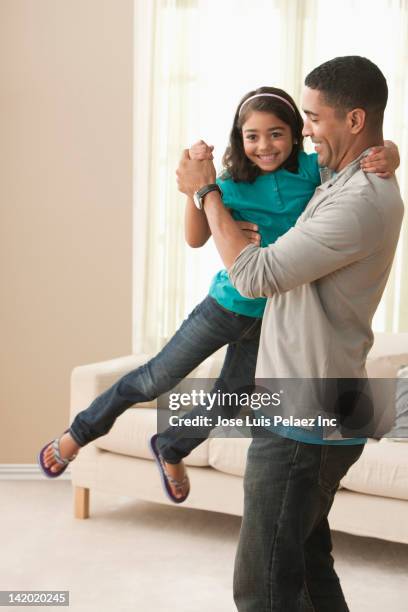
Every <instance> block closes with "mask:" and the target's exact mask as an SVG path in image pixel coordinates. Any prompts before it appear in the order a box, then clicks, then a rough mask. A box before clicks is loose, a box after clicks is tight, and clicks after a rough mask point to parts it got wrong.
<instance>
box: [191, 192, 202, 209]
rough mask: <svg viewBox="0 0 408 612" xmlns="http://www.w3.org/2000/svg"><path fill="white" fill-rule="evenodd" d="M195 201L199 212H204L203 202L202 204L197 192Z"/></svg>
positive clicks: (194, 196)
mask: <svg viewBox="0 0 408 612" xmlns="http://www.w3.org/2000/svg"><path fill="white" fill-rule="evenodd" d="M193 200H194V204H195V205H196V206H197V208H198V209H199V210H202V208H203V202H202V200H201V198H200V196H199V195H198V191H196V192H195V194H194V195H193Z"/></svg>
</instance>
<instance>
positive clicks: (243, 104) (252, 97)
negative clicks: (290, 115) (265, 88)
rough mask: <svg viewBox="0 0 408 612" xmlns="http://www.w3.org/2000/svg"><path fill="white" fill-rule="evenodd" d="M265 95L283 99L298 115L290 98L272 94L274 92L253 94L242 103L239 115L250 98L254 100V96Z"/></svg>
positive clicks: (260, 96)
mask: <svg viewBox="0 0 408 612" xmlns="http://www.w3.org/2000/svg"><path fill="white" fill-rule="evenodd" d="M264 96H265V97H266V96H268V97H270V98H277V99H278V100H282V102H285V104H287V105H288V106H289V107H290V108H291V109H292V111H293V112H294V113H295V115H296V111H295V109H294V108H293V106H292V104H291V103H290V102H289V101H288V100H286V98H282V96H277V95H276V94H272V93H259V94H255V95H254V96H251V97H250V98H247V99H246V100H244V102H243V103H242V104H241V106H240V109H239V111H238V116H239V115H240V114H241V111H242V107H243V106H245V104H246V103H247V102H249V101H250V100H253V99H254V98H262V97H264Z"/></svg>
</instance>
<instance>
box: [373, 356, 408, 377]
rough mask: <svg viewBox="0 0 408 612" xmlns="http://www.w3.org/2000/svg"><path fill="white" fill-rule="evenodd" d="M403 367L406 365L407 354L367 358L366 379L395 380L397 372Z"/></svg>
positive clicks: (407, 363) (407, 360)
mask: <svg viewBox="0 0 408 612" xmlns="http://www.w3.org/2000/svg"><path fill="white" fill-rule="evenodd" d="M404 365H408V353H400V354H398V355H383V356H382V357H374V358H371V359H370V358H368V359H367V362H366V368H367V376H368V378H396V377H397V373H398V370H399V369H400V368H401V367H402V366H404Z"/></svg>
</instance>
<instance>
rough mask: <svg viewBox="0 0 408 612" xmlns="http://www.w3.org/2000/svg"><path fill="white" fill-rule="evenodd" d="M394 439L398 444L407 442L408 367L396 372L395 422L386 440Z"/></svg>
mask: <svg viewBox="0 0 408 612" xmlns="http://www.w3.org/2000/svg"><path fill="white" fill-rule="evenodd" d="M388 437H389V438H394V439H395V440H398V441H399V442H408V366H405V367H403V368H401V369H400V370H399V372H398V378H397V389H396V400H395V422H394V424H393V427H392V429H391V431H390V432H389V433H388V434H387V438H388Z"/></svg>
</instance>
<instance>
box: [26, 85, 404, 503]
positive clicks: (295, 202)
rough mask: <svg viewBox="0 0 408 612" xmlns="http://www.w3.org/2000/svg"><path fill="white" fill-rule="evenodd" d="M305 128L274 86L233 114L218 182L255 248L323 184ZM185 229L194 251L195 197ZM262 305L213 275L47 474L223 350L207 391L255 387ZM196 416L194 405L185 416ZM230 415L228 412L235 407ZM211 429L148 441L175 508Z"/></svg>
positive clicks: (387, 165)
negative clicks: (188, 463)
mask: <svg viewBox="0 0 408 612" xmlns="http://www.w3.org/2000/svg"><path fill="white" fill-rule="evenodd" d="M302 129H303V120H302V118H301V116H300V113H299V111H298V109H297V107H296V105H295V102H294V101H293V100H292V98H291V97H290V96H289V95H288V94H287V93H286V92H284V91H282V90H280V89H276V88H273V87H261V88H259V89H257V90H255V91H251V92H249V93H248V94H247V95H246V96H245V97H244V98H243V99H242V100H241V102H240V104H239V106H238V108H237V111H236V113H235V117H234V122H233V127H232V131H231V135H230V142H229V146H228V148H227V150H226V152H225V155H224V158H223V165H224V172H223V174H222V176H221V177H220V178H219V179H218V181H217V182H218V185H219V187H220V188H221V190H222V192H223V200H224V203H225V205H226V206H227V207H228V208H230V209H231V212H232V215H233V217H234V219H236V220H237V222H239V223H240V225H241V228H242V229H243V231H247V232H248V231H249V232H250V238H251V240H253V241H255V242H256V243H257V244H259V236H258V234H257V233H256V231H257V230H259V234H260V244H261V245H262V246H267V245H268V244H270V243H271V242H274V241H275V240H277V238H278V237H279V236H280V235H282V234H284V233H285V232H286V231H288V230H289V228H291V227H292V226H293V225H294V224H295V222H296V220H297V218H298V217H299V215H300V214H301V213H302V212H303V210H304V208H305V207H306V204H307V203H308V201H309V199H310V198H311V196H312V195H313V193H314V190H315V188H316V186H317V185H319V184H320V172H319V166H318V160H317V155H316V154H312V155H307V154H306V153H304V151H303V137H302ZM190 155H191V157H192V158H195V159H204V158H206V157H212V147H208V146H207V145H205V143H203V142H200V143H198V144H197V145H195V146H193V147H192V149H191V150H190ZM398 163H399V158H398V151H397V150H396V147H395V146H394V145H392V146H390V147H385V148H384V147H375V148H374V149H372V151H371V154H370V155H369V156H367V157H366V158H365V160H364V162H363V164H362V165H363V169H364V170H367V171H369V172H377V173H378V172H380V173H382V176H387V173H390V172H392V171H393V170H395V168H396V167H397V166H398ZM248 221H249V223H248ZM185 226H186V239H187V242H188V243H189V244H190V246H193V247H198V246H201V245H203V244H204V243H205V242H206V241H207V240H208V238H209V236H210V230H209V227H208V224H207V221H206V217H205V215H204V212H203V211H202V210H199V209H198V208H196V207H195V205H194V203H193V201H192V200H188V201H187V206H186V224H185ZM265 303H266V300H265V299H264V298H257V299H248V298H245V297H242V296H241V295H240V294H239V293H238V292H237V291H236V290H235V289H234V288H233V287H232V285H231V283H230V282H229V279H228V274H227V272H226V270H221V271H220V272H219V273H218V274H217V275H216V276H215V278H214V279H213V282H212V284H211V287H210V290H209V295H208V296H207V297H206V298H205V299H204V301H203V302H201V303H200V304H199V305H198V306H196V308H195V309H194V310H193V311H192V312H191V314H190V315H189V317H188V318H187V319H186V320H185V321H184V322H183V323H182V325H181V327H180V329H179V330H178V331H177V332H176V333H175V335H174V336H173V338H171V340H170V341H169V342H168V344H167V345H166V346H165V347H164V348H163V349H162V350H161V351H160V353H159V354H158V355H156V357H154V358H153V359H151V360H150V361H149V362H148V363H146V364H144V365H142V366H140V367H139V368H137V369H135V370H133V371H131V372H129V373H128V374H126V375H125V376H123V377H122V378H121V379H120V380H118V381H117V382H116V383H115V384H114V385H113V386H112V387H111V388H109V389H108V390H107V391H105V392H104V393H102V394H101V395H100V396H99V397H97V398H96V399H95V400H94V401H93V402H92V404H91V405H90V406H89V407H88V408H87V409H86V410H83V411H82V412H80V413H79V414H78V415H77V416H76V417H75V419H74V421H73V422H72V424H71V426H70V428H69V430H67V431H66V432H65V433H64V434H63V435H62V436H61V437H60V438H56V439H55V440H53V441H52V442H51V443H48V444H47V445H46V446H44V447H43V449H42V450H41V451H40V454H39V458H38V459H39V464H40V466H41V468H42V470H43V472H44V473H45V474H46V475H47V476H49V477H51V478H55V477H57V476H59V475H60V474H62V473H63V471H64V470H65V469H66V466H67V465H68V463H69V462H70V461H72V460H73V459H74V458H75V457H76V454H77V452H78V451H79V449H80V448H81V447H82V446H84V445H86V444H88V443H89V442H91V441H92V440H95V439H96V438H98V437H99V436H103V435H105V434H106V433H108V431H109V430H110V429H111V427H112V426H113V424H114V422H115V420H116V418H117V417H118V416H119V415H120V414H122V412H124V411H125V410H126V409H127V408H129V407H130V406H132V405H133V404H136V403H138V402H145V401H148V400H152V399H154V398H156V397H158V396H159V395H161V394H162V393H165V392H167V391H169V390H170V389H171V388H173V387H174V386H175V385H176V384H177V383H178V382H180V380H182V379H183V378H184V377H185V376H187V374H189V372H191V371H192V370H193V369H195V368H196V367H197V366H198V365H199V364H200V363H201V362H202V361H204V359H206V358H207V357H208V356H209V355H211V354H212V353H214V352H215V351H217V350H218V349H219V348H220V347H222V346H224V345H228V349H227V353H226V357H225V360H224V364H223V367H222V370H221V373H220V377H219V378H218V380H217V382H216V385H215V389H214V390H213V391H216V390H217V389H221V388H223V389H224V388H227V389H228V390H231V391H233V389H234V384H235V385H236V384H237V383H238V386H239V388H240V389H242V388H243V387H248V388H251V387H252V386H253V384H254V376H255V365H256V356H257V351H258V342H259V335H260V328H261V320H262V314H263V310H264V307H265ZM238 408H239V407H238ZM202 410H203V407H202V406H200V407H198V408H196V409H195V410H194V411H192V413H190V414H189V416H191V415H192V414H193V415H194V413H197V414H198V413H200V412H202ZM231 410H232V412H233V413H234V412H236V410H237V407H232V408H231ZM214 415H215V413H214V410H212V416H213V417H214ZM229 416H231V415H229ZM210 430H211V427H202V428H197V429H196V430H194V431H195V432H196V434H197V435H196V437H194V438H192V437H191V432H192V429H191V428H188V429H186V430H183V426H177V427H171V428H169V429H167V430H166V431H165V432H164V433H163V434H160V435H156V436H153V438H152V440H151V448H152V451H153V454H154V457H155V459H156V461H157V463H158V466H159V468H160V472H161V476H162V479H163V482H164V485H165V489H166V492H167V494H168V496H169V497H170V499H171V500H172V501H174V502H175V503H181V502H183V501H184V500H185V499H186V498H187V496H188V493H189V482H188V478H187V475H186V472H185V468H184V464H183V461H182V459H183V457H185V456H187V455H188V454H189V453H190V452H191V451H192V450H193V449H194V448H195V447H196V446H198V444H200V443H201V441H203V439H204V438H205V437H207V436H208V434H209V432H210ZM187 431H188V436H186V432H187ZM194 435H195V434H194Z"/></svg>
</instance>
